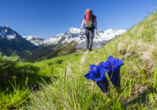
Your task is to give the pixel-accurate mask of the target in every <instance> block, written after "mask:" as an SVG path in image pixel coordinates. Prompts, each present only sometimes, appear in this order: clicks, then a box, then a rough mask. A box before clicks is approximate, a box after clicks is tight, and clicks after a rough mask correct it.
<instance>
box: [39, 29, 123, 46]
mask: <svg viewBox="0 0 157 110" xmlns="http://www.w3.org/2000/svg"><path fill="white" fill-rule="evenodd" d="M125 31H126V30H114V29H108V30H106V31H103V30H99V31H98V33H97V34H94V39H93V41H94V42H102V41H104V40H105V41H109V40H111V39H113V38H115V37H116V36H119V35H121V34H123V33H124V32H125ZM79 32H80V29H78V28H70V29H69V30H68V31H67V32H66V33H65V34H59V35H56V36H54V37H51V38H49V39H46V40H44V41H43V42H42V44H58V43H70V42H71V41H76V42H78V43H81V42H85V41H86V37H85V29H83V30H82V32H81V34H79Z"/></svg>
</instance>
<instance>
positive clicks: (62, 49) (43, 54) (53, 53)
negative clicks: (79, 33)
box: [21, 42, 78, 62]
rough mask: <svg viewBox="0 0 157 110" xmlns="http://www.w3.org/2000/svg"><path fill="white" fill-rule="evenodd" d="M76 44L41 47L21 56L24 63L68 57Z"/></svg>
mask: <svg viewBox="0 0 157 110" xmlns="http://www.w3.org/2000/svg"><path fill="white" fill-rule="evenodd" d="M77 44H78V43H77V42H71V43H69V44H66V43H65V44H56V45H45V46H41V47H39V48H38V49H36V50H33V51H31V52H29V53H27V54H25V55H24V56H21V58H22V59H25V61H31V62H35V61H41V60H43V59H51V58H53V57H58V56H63V55H68V54H71V53H73V52H75V47H76V46H77Z"/></svg>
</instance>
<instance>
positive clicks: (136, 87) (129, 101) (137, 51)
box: [0, 12, 157, 110]
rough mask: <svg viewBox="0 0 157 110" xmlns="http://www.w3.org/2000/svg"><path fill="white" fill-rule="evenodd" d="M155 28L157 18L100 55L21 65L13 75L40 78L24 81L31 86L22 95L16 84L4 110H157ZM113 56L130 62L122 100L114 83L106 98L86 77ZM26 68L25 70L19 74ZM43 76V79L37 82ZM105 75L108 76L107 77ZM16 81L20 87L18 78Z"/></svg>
mask: <svg viewBox="0 0 157 110" xmlns="http://www.w3.org/2000/svg"><path fill="white" fill-rule="evenodd" d="M156 23H157V12H155V13H153V14H152V15H150V16H149V17H148V18H145V19H144V20H143V21H141V22H140V23H139V24H138V25H136V26H134V27H132V28H131V29H129V30H128V31H127V32H126V33H124V34H123V35H121V36H119V37H117V38H116V39H114V40H113V41H111V42H110V43H108V44H107V45H106V46H105V47H104V48H100V49H97V51H98V52H95V51H93V52H91V53H89V54H71V55H67V56H62V57H58V58H54V59H50V60H44V61H41V62H37V63H21V62H18V63H17V64H16V65H15V68H14V69H15V70H16V69H17V70H19V71H20V72H19V73H20V74H22V71H25V72H26V73H27V74H28V76H29V75H30V74H35V75H34V76H31V77H29V78H28V79H27V77H24V78H25V79H24V82H23V84H25V82H28V81H29V79H30V83H29V84H27V83H26V85H27V86H26V87H25V86H22V87H24V88H23V89H19V88H18V86H17V85H18V84H20V85H22V83H21V82H19V83H18V84H16V83H14V82H12V85H14V86H13V87H15V89H13V90H12V91H13V92H11V91H10V90H9V91H7V89H6V90H5V91H2V94H3V95H1V100H0V101H1V102H2V103H1V104H0V105H2V106H1V108H3V109H4V108H11V107H12V108H13V107H16V108H21V109H22V108H23V109H26V108H27V109H33V110H34V109H50V110H52V109H57V110H58V109H59V110H60V109H67V110H76V109H77V110H78V109H83V110H84V109H85V110H86V109H103V110H121V109H139V110H143V109H144V110H147V109H153V108H157V105H156V102H157V65H156V61H157V54H156V53H157V51H156V50H157V48H156V47H157V41H156V40H157V35H156V33H157V28H156V25H157V24H156ZM105 49H106V51H104V50H105ZM109 56H113V57H114V58H119V59H122V58H124V57H126V59H125V60H124V65H123V66H122V67H121V72H120V74H121V93H119V94H118V93H117V92H116V90H115V88H114V87H113V85H112V84H111V83H110V82H109V91H108V93H107V94H104V93H102V91H101V90H100V88H99V87H98V86H97V85H96V83H95V82H93V81H92V80H87V79H85V77H84V74H86V73H87V72H88V71H89V65H90V64H95V65H98V64H99V63H100V62H105V61H106V60H107V58H108V57H109ZM28 65H29V66H30V65H32V66H31V67H34V66H35V67H37V68H38V69H37V70H35V71H34V72H33V70H32V69H30V70H29V69H28ZM22 67H23V68H26V69H24V70H23V69H20V68H22ZM29 68H30V67H29ZM8 69H9V67H8ZM28 70H29V71H30V72H28ZM38 75H40V76H39V77H38V78H37V79H36V80H34V79H35V78H36V76H38ZM105 75H106V76H107V74H106V73H105ZM43 76H45V77H47V78H48V79H47V78H46V79H45V78H43ZM20 78H21V77H19V79H20ZM31 78H32V79H31ZM27 80H28V81H27ZM49 80H50V81H49ZM16 81H17V82H18V81H19V80H18V78H17V79H16ZM31 81H32V82H31ZM37 82H38V84H39V87H38V86H37V87H38V89H39V90H38V89H37V90H31V89H30V87H29V86H31V84H34V85H36V83H37ZM10 87H12V86H10ZM35 87H36V86H35ZM6 91H7V92H6ZM17 98H18V99H17ZM11 102H12V103H11Z"/></svg>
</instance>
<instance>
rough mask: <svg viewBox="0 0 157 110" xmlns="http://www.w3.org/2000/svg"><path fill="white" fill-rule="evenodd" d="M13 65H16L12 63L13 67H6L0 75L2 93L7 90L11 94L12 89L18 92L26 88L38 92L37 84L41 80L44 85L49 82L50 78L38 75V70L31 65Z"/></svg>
mask: <svg viewBox="0 0 157 110" xmlns="http://www.w3.org/2000/svg"><path fill="white" fill-rule="evenodd" d="M15 64H16V63H15V62H14V65H12V66H11V67H9V66H8V67H7V68H5V69H4V70H3V71H1V73H0V74H1V75H0V82H1V85H0V89H1V90H2V91H5V90H6V89H8V88H9V90H8V91H9V92H12V91H13V90H14V88H16V89H19V90H21V89H26V88H29V89H31V90H39V84H38V82H40V83H42V82H43V80H44V81H46V83H50V82H51V76H44V75H39V74H38V71H39V70H40V68H39V67H36V66H33V65H27V66H26V65H24V66H20V67H16V66H15ZM42 79H43V80H42Z"/></svg>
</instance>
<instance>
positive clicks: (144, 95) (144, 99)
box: [123, 87, 157, 110]
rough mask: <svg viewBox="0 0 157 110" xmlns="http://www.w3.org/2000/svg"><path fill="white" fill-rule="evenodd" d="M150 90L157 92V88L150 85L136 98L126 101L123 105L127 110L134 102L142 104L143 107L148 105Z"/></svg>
mask: <svg viewBox="0 0 157 110" xmlns="http://www.w3.org/2000/svg"><path fill="white" fill-rule="evenodd" d="M149 92H150V93H151V94H153V93H157V90H156V89H155V88H153V87H148V88H147V89H146V90H144V91H143V92H142V93H140V94H139V95H137V96H136V97H135V98H134V99H132V100H130V101H128V102H127V103H125V104H124V105H123V106H124V108H125V109H126V110H127V109H130V108H131V106H132V105H134V104H138V105H140V104H142V105H143V107H144V106H146V105H147V104H148V103H149V101H150V100H149V98H148V97H149V95H148V94H149Z"/></svg>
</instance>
